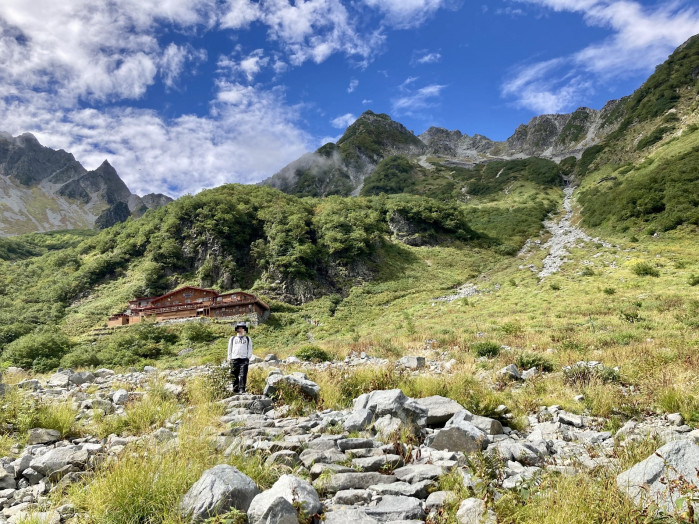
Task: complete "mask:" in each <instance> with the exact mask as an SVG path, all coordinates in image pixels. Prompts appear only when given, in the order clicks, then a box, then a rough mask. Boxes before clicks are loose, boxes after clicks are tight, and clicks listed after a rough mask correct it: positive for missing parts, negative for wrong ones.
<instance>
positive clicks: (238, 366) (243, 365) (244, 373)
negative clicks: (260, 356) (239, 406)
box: [231, 358, 250, 393]
mask: <svg viewBox="0 0 699 524" xmlns="http://www.w3.org/2000/svg"><path fill="white" fill-rule="evenodd" d="M249 362H250V361H249V360H248V359H247V358H234V359H233V360H232V361H231V375H232V376H233V391H234V392H235V393H245V386H246V384H247V381H248V363H249Z"/></svg>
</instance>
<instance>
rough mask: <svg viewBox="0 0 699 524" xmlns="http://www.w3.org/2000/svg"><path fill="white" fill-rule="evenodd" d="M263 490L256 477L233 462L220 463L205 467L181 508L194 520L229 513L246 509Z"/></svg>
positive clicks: (182, 512) (184, 514)
mask: <svg viewBox="0 0 699 524" xmlns="http://www.w3.org/2000/svg"><path fill="white" fill-rule="evenodd" d="M259 492H260V490H259V489H257V486H256V485H255V483H254V482H253V480H252V479H251V478H250V477H248V476H247V475H245V474H243V473H241V472H240V471H238V469H236V468H234V467H233V466H228V465H226V464H219V465H218V466H214V467H213V468H211V469H208V470H206V471H205V472H204V473H203V474H202V476H201V478H200V479H199V480H198V481H196V482H195V483H194V485H193V486H192V487H191V488H190V489H189V491H188V492H187V493H186V494H185V496H184V498H183V499H182V503H181V504H180V512H181V514H182V516H183V517H185V518H190V519H191V521H192V522H202V521H204V520H206V519H207V518H209V517H213V516H216V515H220V514H222V513H226V512H227V511H229V510H230V509H231V508H235V509H238V510H240V511H247V510H248V508H249V507H250V503H251V502H252V500H253V498H255V496H257V495H258V493H259Z"/></svg>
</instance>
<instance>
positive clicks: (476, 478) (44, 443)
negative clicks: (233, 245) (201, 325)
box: [0, 355, 699, 524]
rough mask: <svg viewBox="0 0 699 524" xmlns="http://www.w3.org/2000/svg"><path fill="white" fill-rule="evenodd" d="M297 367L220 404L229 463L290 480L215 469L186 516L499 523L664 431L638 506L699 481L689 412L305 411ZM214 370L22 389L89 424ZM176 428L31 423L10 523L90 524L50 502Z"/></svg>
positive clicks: (184, 507)
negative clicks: (451, 511) (516, 418)
mask: <svg viewBox="0 0 699 524" xmlns="http://www.w3.org/2000/svg"><path fill="white" fill-rule="evenodd" d="M291 360H292V362H280V361H277V360H276V359H274V358H273V357H271V356H269V357H268V358H266V359H265V361H259V362H257V363H255V364H253V366H259V367H264V368H267V369H268V377H267V380H266V387H265V394H264V395H252V394H245V395H235V396H231V397H229V398H226V399H223V400H221V401H220V403H221V404H222V405H223V407H224V415H223V416H222V418H221V420H220V422H221V423H222V426H223V427H224V428H225V429H224V430H222V431H221V432H220V433H219V435H218V436H217V437H216V438H215V446H216V447H217V448H218V449H219V450H221V451H222V452H223V456H224V457H226V456H229V455H231V454H234V453H244V454H263V455H264V456H265V457H266V464H268V465H269V466H270V467H271V466H275V467H278V468H280V470H282V471H287V474H284V475H282V476H280V477H279V479H278V481H277V482H276V483H275V484H274V486H273V487H272V488H271V489H268V490H265V491H261V490H260V489H259V488H258V486H257V485H256V484H255V482H254V481H253V480H252V479H250V478H249V477H247V476H246V475H244V474H243V473H241V472H240V471H239V470H237V469H236V468H235V467H233V466H230V465H228V464H225V463H222V464H220V465H218V466H215V467H214V468H211V469H209V470H207V471H206V472H205V473H204V474H203V475H202V477H201V478H200V479H199V481H197V482H196V483H195V484H194V485H193V486H192V487H191V489H190V490H189V491H188V493H187V494H186V495H185V496H184V498H183V499H182V501H181V505H180V512H181V514H182V515H183V516H184V517H185V518H187V519H189V520H191V521H193V522H201V521H203V520H205V519H206V518H208V517H210V516H212V515H216V514H222V513H226V512H227V511H229V510H230V509H232V508H236V509H238V510H240V511H242V512H246V513H247V518H248V521H249V522H250V523H251V524H261V523H272V522H274V523H286V522H289V523H291V522H299V521H301V520H303V518H304V516H305V517H308V518H318V517H319V516H321V515H322V518H323V519H324V520H325V521H326V522H327V523H329V524H337V523H350V522H352V523H353V524H356V523H358V522H361V523H371V522H408V521H410V522H423V521H425V520H426V519H432V520H433V521H435V520H438V519H439V516H440V514H441V513H442V512H443V508H444V507H445V504H447V503H451V504H456V505H457V507H458V514H457V519H458V521H459V522H462V523H477V522H496V517H495V514H494V513H493V512H492V510H490V509H488V508H487V507H486V504H485V502H484V498H485V493H486V492H487V493H489V496H492V497H494V498H495V499H497V498H498V497H500V496H502V495H503V494H504V493H506V492H507V490H511V489H519V488H521V487H523V486H527V485H535V484H536V482H537V478H538V477H539V476H540V475H541V474H542V473H543V472H544V471H545V470H554V471H557V472H560V473H562V474H574V473H576V472H579V471H585V470H590V469H593V468H597V467H600V466H601V467H612V466H614V464H615V463H616V461H617V460H618V459H617V457H618V456H619V449H620V447H622V448H623V447H624V446H626V445H628V443H631V442H634V441H637V440H640V439H648V438H651V437H657V438H658V440H659V441H661V442H666V444H664V445H663V446H662V447H660V449H658V452H657V453H656V454H655V455H651V456H650V457H648V458H647V459H646V460H644V461H642V462H640V463H639V464H636V466H634V467H633V468H631V469H629V470H627V471H625V472H623V473H621V474H620V475H619V476H618V477H617V483H618V486H619V487H620V488H621V489H622V490H624V491H625V492H626V493H627V494H628V495H629V497H631V498H632V499H634V500H635V501H636V502H637V503H638V504H648V503H649V501H651V500H652V501H655V502H656V503H657V504H658V506H659V507H660V508H662V509H663V510H665V511H669V512H671V511H672V510H673V507H674V506H673V505H674V500H675V499H676V498H677V497H678V495H677V493H674V492H673V491H672V489H669V487H668V482H667V480H668V479H672V478H679V477H680V476H681V477H682V478H683V479H684V480H686V481H688V482H690V483H692V482H693V483H694V485H695V486H696V485H697V484H699V479H698V478H697V468H699V445H698V444H697V442H699V430H697V429H693V428H692V427H690V426H688V425H686V424H684V421H683V420H682V417H681V416H680V415H678V414H675V415H668V416H665V417H658V416H654V417H646V418H644V419H642V420H638V421H629V422H627V423H626V424H625V425H624V426H623V427H622V428H621V429H619V430H618V431H616V432H615V433H612V432H610V431H605V430H604V429H603V427H604V426H605V422H606V421H605V420H603V419H599V418H592V417H587V416H584V415H578V414H573V413H569V412H566V411H565V410H563V409H561V408H560V407H558V406H541V408H540V409H539V411H538V412H536V413H532V414H531V415H530V416H529V420H528V426H527V427H526V429H525V430H519V431H518V430H514V429H512V428H510V427H508V426H507V425H506V424H503V422H506V421H507V420H508V417H507V407H506V406H501V407H500V408H499V411H500V412H501V414H502V416H500V417H499V420H495V419H492V418H487V417H483V416H479V415H478V414H474V413H471V412H469V411H467V410H465V409H464V408H463V406H461V405H459V404H458V403H457V402H455V401H454V400H452V399H449V398H445V397H440V396H432V397H427V398H409V397H406V396H405V395H404V394H403V393H402V392H401V391H400V390H397V389H396V390H381V391H372V392H371V393H367V394H364V395H361V396H359V397H358V398H356V399H355V401H354V405H353V407H352V408H351V409H346V410H342V411H333V410H325V411H320V412H313V413H311V414H309V415H307V416H303V417H292V416H288V415H289V408H288V406H280V405H278V404H275V402H274V401H273V397H274V395H275V393H276V392H277V391H278V390H279V389H281V388H283V387H289V386H290V387H291V388H293V389H294V391H296V392H297V393H298V394H299V395H301V396H304V397H305V398H308V399H309V400H310V399H313V398H314V397H316V396H317V395H318V394H319V391H320V388H319V386H318V385H317V384H315V383H313V382H312V381H310V380H309V379H308V378H307V377H306V375H305V374H303V373H301V372H289V373H286V372H285V371H284V369H285V368H286V366H287V365H288V364H289V363H293V364H294V365H295V366H299V364H300V363H299V362H297V361H294V359H293V358H292V359H291ZM371 364H379V365H385V364H386V361H383V360H381V359H372V358H371V357H369V356H367V355H358V356H356V357H350V358H348V359H347V360H346V361H344V362H334V363H325V364H321V365H324V366H358V365H371ZM306 365H309V366H310V365H315V364H306ZM581 365H585V366H587V365H593V366H594V365H595V363H581ZM396 366H398V367H401V368H407V369H409V370H411V371H412V372H414V373H435V372H436V373H439V372H444V370H445V369H448V368H449V366H450V363H449V362H436V361H435V362H426V361H425V359H424V358H422V357H404V358H403V359H401V360H400V361H399V362H397V363H396ZM512 368H513V366H508V368H505V369H503V370H502V371H501V373H503V374H508V375H510V376H511V378H512V379H517V380H526V379H527V376H531V370H530V371H527V372H521V371H520V370H517V369H512ZM210 370H211V368H208V367H205V366H201V367H194V368H188V369H178V370H160V371H159V370H156V369H154V368H148V367H147V368H145V370H144V371H139V372H131V373H124V374H116V373H114V372H113V371H111V370H107V369H101V370H97V371H95V372H78V373H76V372H73V371H71V370H64V371H61V372H59V373H56V374H54V375H53V376H51V377H50V378H49V379H48V380H47V381H46V382H42V381H40V380H37V379H30V380H24V381H22V382H19V383H17V384H16V385H14V386H12V387H18V388H22V389H24V390H26V391H27V392H28V393H29V394H30V395H33V396H35V397H36V398H38V399H40V400H41V401H42V402H51V401H56V400H64V401H65V400H68V401H72V402H73V403H74V404H75V405H76V406H77V407H79V409H80V411H79V415H78V416H79V417H80V418H85V419H88V418H90V417H92V416H94V415H95V414H96V413H97V412H103V413H120V412H123V411H124V409H125V406H126V405H127V404H128V403H129V402H131V401H132V400H133V399H134V398H135V397H137V396H139V395H143V392H142V391H143V390H144V389H146V388H148V387H149V384H152V383H153V378H154V376H156V375H157V376H158V379H159V380H160V381H161V383H164V384H165V388H166V389H167V390H168V391H170V392H171V393H172V394H173V395H179V394H180V393H181V392H182V391H183V386H184V384H186V383H187V381H188V380H190V379H191V378H193V377H195V376H197V375H202V374H206V373H209V372H210ZM10 371H12V370H10ZM528 373H529V374H528ZM6 388H7V386H6V387H5V388H3V389H6ZM136 390H140V392H137V391H136ZM183 409H186V407H185V408H183ZM171 420H172V421H171V422H168V423H166V424H165V426H164V427H162V428H159V429H157V430H156V431H154V433H152V434H150V435H146V436H141V437H125V436H120V435H110V436H109V437H107V438H105V439H97V438H91V437H83V438H77V439H72V440H61V439H60V434H59V433H58V432H57V431H54V430H47V429H44V428H35V429H32V430H31V431H30V433H29V436H28V441H27V445H26V446H25V447H23V448H20V447H19V446H16V447H15V448H14V449H12V453H11V455H10V456H7V457H3V458H0V509H1V510H2V511H1V513H0V523H4V522H8V523H19V522H22V520H23V519H25V518H26V517H27V516H28V515H30V514H31V515H33V516H34V517H33V518H36V519H38V522H46V523H52V524H54V523H61V522H79V521H81V520H80V519H81V518H83V520H85V517H88V516H86V515H82V516H81V515H79V514H76V509H75V508H74V507H73V506H71V505H70V504H65V505H63V506H60V507H57V508H56V507H53V508H52V507H50V504H49V495H50V494H51V493H52V492H55V491H56V490H62V489H63V488H64V487H65V486H66V485H68V484H70V483H72V482H76V481H79V480H81V479H84V478H86V477H85V476H86V475H88V476H89V475H90V472H91V471H93V470H94V469H95V468H99V467H100V465H101V464H102V463H103V462H104V461H105V460H118V457H119V456H120V455H121V454H122V453H123V452H124V451H125V450H126V449H128V446H129V445H130V444H132V443H133V442H135V441H138V440H146V439H148V440H149V441H154V442H156V443H158V444H157V445H162V446H166V445H168V443H169V442H170V441H173V440H175V439H177V438H178V422H177V417H172V418H171ZM5 429H8V428H5ZM478 452H482V454H480V453H478ZM474 453H476V455H474ZM474 456H477V457H481V459H480V460H481V465H482V464H484V462H483V460H486V462H487V459H483V457H490V458H491V459H493V460H492V461H490V462H487V463H488V464H490V466H489V467H488V468H484V467H480V468H479V467H475V466H474V460H473V457H474ZM445 474H452V475H457V476H458V478H460V479H461V480H462V481H463V484H464V486H466V487H467V488H469V489H468V493H469V494H470V495H471V496H468V497H463V495H461V496H459V495H457V494H456V493H455V492H451V491H442V490H439V482H438V481H439V479H440V478H441V477H442V476H443V475H445ZM88 478H89V477H88ZM455 497H458V498H461V500H455ZM314 516H315V517H314ZM32 522H36V521H32Z"/></svg>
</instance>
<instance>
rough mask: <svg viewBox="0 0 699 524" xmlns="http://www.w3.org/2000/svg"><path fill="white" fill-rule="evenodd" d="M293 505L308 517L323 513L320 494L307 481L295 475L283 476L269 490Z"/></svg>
mask: <svg viewBox="0 0 699 524" xmlns="http://www.w3.org/2000/svg"><path fill="white" fill-rule="evenodd" d="M269 491H272V492H274V493H275V494H277V495H279V496H280V497H284V498H285V499H286V500H288V501H289V502H291V503H292V504H294V503H296V504H297V505H298V506H299V508H300V509H301V511H302V512H303V513H305V514H306V515H307V516H313V515H315V514H317V513H321V512H322V511H323V504H322V503H321V502H320V497H318V492H317V491H316V490H315V488H314V487H313V486H312V485H311V484H310V483H309V482H307V481H305V480H303V479H301V478H299V477H296V476H294V475H282V476H281V477H279V480H277V481H276V482H275V483H274V485H273V486H272V487H271V488H270V489H269Z"/></svg>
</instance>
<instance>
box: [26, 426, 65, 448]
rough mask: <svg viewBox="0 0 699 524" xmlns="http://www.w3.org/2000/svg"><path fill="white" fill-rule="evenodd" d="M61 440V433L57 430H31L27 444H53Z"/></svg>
mask: <svg viewBox="0 0 699 524" xmlns="http://www.w3.org/2000/svg"><path fill="white" fill-rule="evenodd" d="M59 440H61V432H60V431H57V430H55V429H46V428H32V429H30V430H29V439H28V440H27V444H29V445H30V446H31V445H32V444H53V443H54V442H58V441H59Z"/></svg>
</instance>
